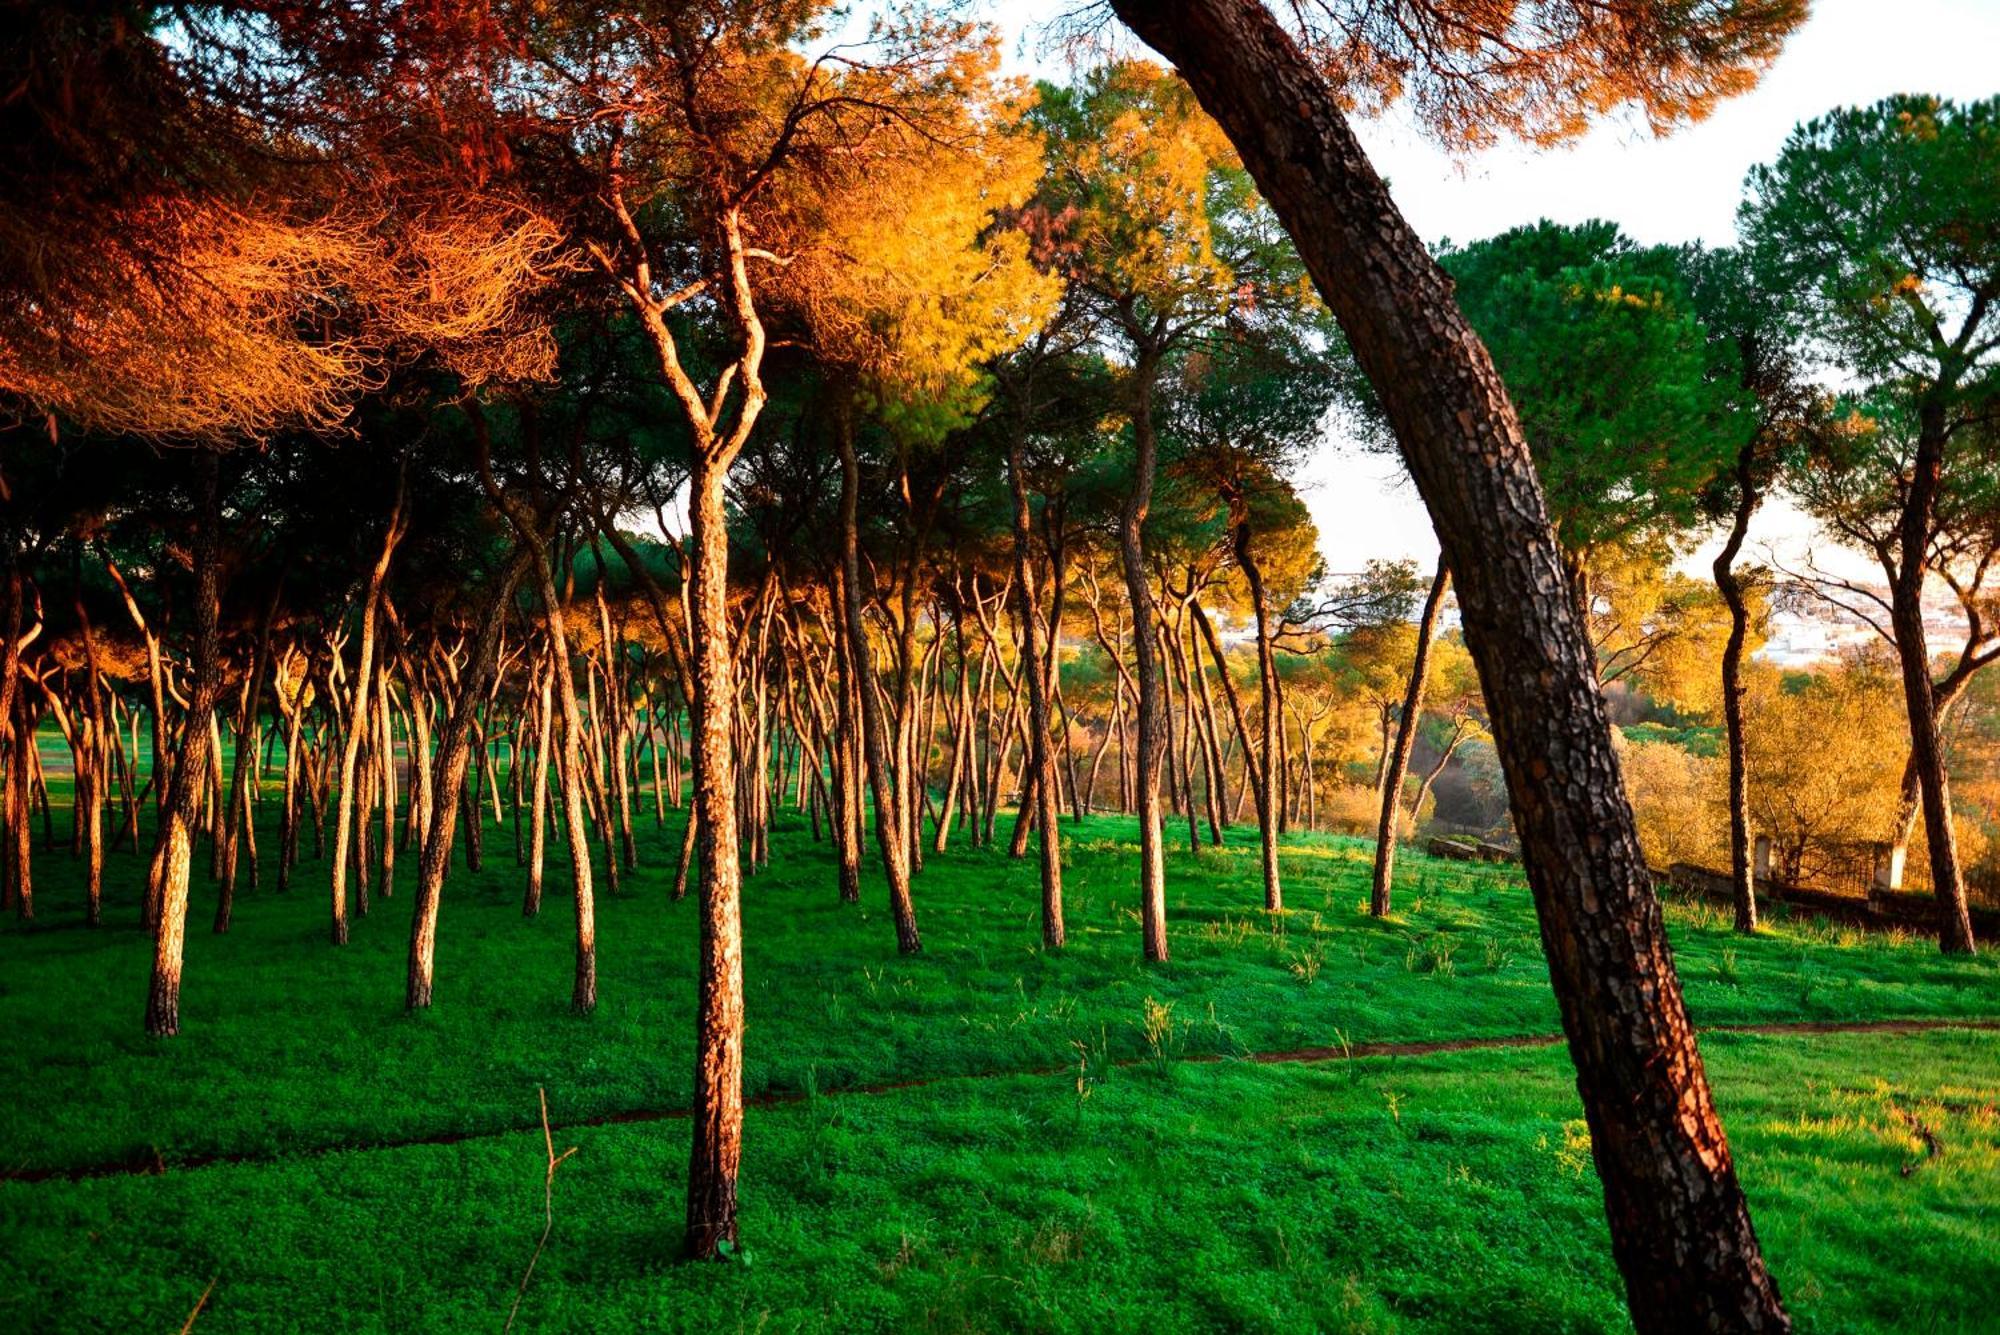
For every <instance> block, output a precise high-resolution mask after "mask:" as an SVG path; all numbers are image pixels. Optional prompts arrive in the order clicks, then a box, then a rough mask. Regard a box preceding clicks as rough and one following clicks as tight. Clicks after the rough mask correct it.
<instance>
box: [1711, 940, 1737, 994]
mask: <svg viewBox="0 0 2000 1335" xmlns="http://www.w3.org/2000/svg"><path fill="white" fill-rule="evenodd" d="M1715 981H1716V982H1718V983H1721V984H1722V985H1723V986H1724V987H1741V986H1743V979H1742V977H1741V976H1740V975H1739V974H1738V973H1737V972H1736V951H1735V949H1734V948H1733V947H1727V946H1725V947H1724V948H1723V951H1722V956H1721V958H1719V959H1717V960H1716V961H1715Z"/></svg>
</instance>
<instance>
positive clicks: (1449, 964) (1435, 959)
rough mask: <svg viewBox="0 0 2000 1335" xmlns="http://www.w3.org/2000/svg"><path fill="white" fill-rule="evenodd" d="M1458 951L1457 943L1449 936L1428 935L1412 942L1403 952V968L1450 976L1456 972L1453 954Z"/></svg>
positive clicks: (1416, 971) (1445, 976)
mask: <svg viewBox="0 0 2000 1335" xmlns="http://www.w3.org/2000/svg"><path fill="white" fill-rule="evenodd" d="M1457 952H1458V943H1457V942H1455V941H1453V940H1452V939H1451V938H1449V937H1444V936H1429V937H1425V938H1424V939H1423V940H1421V941H1415V942H1412V943H1411V945H1410V948H1409V949H1408V950H1407V951H1405V952H1404V953H1403V968H1404V969H1406V970H1408V971H1409V972H1411V973H1434V974H1437V975H1438V976H1439V977H1441V978H1450V977H1452V976H1454V975H1455V974H1456V973H1457V972H1458V966H1457V964H1456V963H1455V961H1454V960H1453V958H1452V957H1453V956H1454V955H1455V954H1457Z"/></svg>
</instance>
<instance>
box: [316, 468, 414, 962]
mask: <svg viewBox="0 0 2000 1335" xmlns="http://www.w3.org/2000/svg"><path fill="white" fill-rule="evenodd" d="M402 538H403V485H402V483H401V482H400V481H399V482H398V483H397V486H396V505H395V508H394V509H393V510H391V511H390V512H389V523H388V526H387V528H386V529H384V531H383V534H382V551H381V554H380V555H378V556H377V557H376V558H375V565H374V567H373V568H372V569H371V570H370V571H369V572H368V589H367V593H366V595H365V596H364V597H363V599H362V603H361V654H360V662H359V663H357V664H356V666H355V669H354V692H353V696H352V700H353V704H352V706H351V707H350V708H349V709H348V711H347V712H348V718H347V737H346V740H345V743H344V744H343V745H342V747H341V750H340V792H339V795H338V797H337V799H336V802H337V805H336V806H335V808H334V816H333V923H332V937H333V944H335V945H336V946H344V945H346V944H347V861H348V847H349V844H350V842H351V841H352V839H353V837H354V798H355V788H356V783H355V764H356V761H357V760H358V759H359V758H360V755H361V742H362V739H363V738H364V737H365V736H366V734H367V731H368V729H367V727H366V726H365V725H364V723H363V720H364V719H366V718H367V717H368V715H369V712H370V711H369V704H370V701H369V696H368V685H369V677H370V673H371V672H372V671H373V670H374V666H375V613H376V609H377V608H378V607H379V606H380V605H381V602H382V581H383V580H384V579H386V578H387V577H388V574H389V561H390V559H391V558H392V557H394V556H395V554H396V544H397V543H399V542H401V541H402ZM328 703H329V704H330V705H334V706H335V707H338V706H337V702H335V701H332V700H329V702H328Z"/></svg>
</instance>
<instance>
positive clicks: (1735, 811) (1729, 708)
mask: <svg viewBox="0 0 2000 1335" xmlns="http://www.w3.org/2000/svg"><path fill="white" fill-rule="evenodd" d="M1757 443H1758V442H1757V441H1756V439H1755V438H1752V439H1751V440H1750V441H1748V442H1746V443H1745V444H1744V446H1743V448H1742V450H1741V451H1740V452H1739V453H1738V454H1737V456H1736V509H1735V511H1734V513H1733V514H1732V515H1731V516H1730V522H1729V535H1728V537H1727V538H1726V539H1724V541H1723V544H1722V550H1721V551H1720V552H1717V553H1716V556H1715V564H1714V567H1713V568H1714V572H1715V588H1716V591H1717V592H1718V593H1720V594H1721V595H1722V601H1723V603H1724V604H1725V605H1727V607H1728V608H1729V638H1728V639H1727V640H1725V641H1724V642H1723V645H1722V734H1723V744H1724V747H1725V749H1726V750H1727V752H1728V757H1729V761H1728V763H1729V798H1728V801H1729V886H1730V894H1731V895H1732V896H1733V897H1734V899H1735V901H1736V930H1737V931H1739V932H1754V931H1756V930H1757V881H1756V876H1755V874H1754V869H1753V868H1752V866H1751V863H1750V762H1749V756H1748V749H1747V747H1746V745H1745V742H1744V738H1743V645H1744V641H1745V640H1747V639H1748V638H1749V634H1750V608H1749V605H1748V604H1747V603H1746V602H1745V601H1744V597H1743V581H1742V580H1741V579H1740V578H1739V577H1738V576H1737V574H1736V557H1737V555H1738V553H1740V552H1741V551H1742V550H1743V539H1744V538H1745V536H1746V535H1748V533H1749V532H1750V520H1751V518H1752V516H1754V515H1755V514H1756V513H1757V502H1758V501H1759V500H1760V499H1761V497H1760V495H1759V493H1758V490H1757V477H1756V449H1757Z"/></svg>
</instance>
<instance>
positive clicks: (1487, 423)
mask: <svg viewBox="0 0 2000 1335" xmlns="http://www.w3.org/2000/svg"><path fill="white" fill-rule="evenodd" d="M1113 5H1114V8H1115V9H1116V10H1117V12H1118V13H1119V15H1120V16H1121V17H1123V18H1124V19H1125V20H1126V22H1127V23H1129V24H1131V25H1132V26H1133V27H1134V28H1135V29H1136V30H1137V31H1138V32H1139V35H1140V36H1141V37H1143V38H1144V39H1145V40H1146V41H1147V42H1148V43H1150V44H1151V45H1152V46H1154V47H1155V48H1156V49H1158V50H1159V51H1160V52H1161V53H1162V54H1163V55H1165V56H1167V57H1168V58H1169V59H1170V60H1172V61H1173V62H1174V63H1175V64H1176V65H1178V66H1179V68H1180V71H1181V74H1182V76H1183V77H1184V78H1186V79H1187V80H1188V82H1189V84H1190V85H1191V86H1192V88H1193V90H1194V93H1195V95H1196V97H1197V98H1198V99H1199V101H1200V102H1201V104H1202V106H1203V107H1205V108H1206V109H1207V110H1208V112H1209V113H1210V114H1211V115H1213V116H1214V117H1216V119H1217V120H1218V121H1219V122H1221V124H1222V127H1223V129H1224V130H1225V131H1226V132H1227V133H1228V134H1229V136H1230V138H1231V139H1232V140H1233V141H1234V142H1235V144H1236V146H1237V148H1238V150H1239V151H1240V152H1241V153H1242V155H1243V159H1244V164H1245V166H1246V167H1247V168H1248V170H1249V172H1250V174H1251V175H1252V177H1253V178H1254V179H1255V180H1256V182H1257V184H1258V186H1259V187H1260V188H1261V189H1262V191H1263V193H1264V196H1265V197H1266V198H1267V199H1268V200H1269V201H1270V202H1271V204H1272V207H1273V208H1274V209H1275V211H1276V212H1277V215H1278V217H1279V219H1280V221H1281V222H1282V223H1284V225H1285V226H1286V228H1287V229H1288V230H1289V231H1290V232H1291V234H1292V237H1293V239H1294V241H1295V242H1296V243H1297V245H1298V247H1299V251H1300V254H1301V256H1302V257H1303V258H1304V260H1305V262H1306V265H1307V268H1308V269H1309V271H1310V272H1311V274H1312V277H1313V279H1314V281H1315V284H1316V285H1317V287H1318V289H1319V291H1320V294H1321V296H1322V297H1323V298H1324V299H1325V300H1326V302H1327V304H1328V306H1329V307H1330V308H1331V309H1332V311H1333V313H1334V315H1335V317H1336V318H1337V319H1338V320H1339V322H1340V324H1341V326H1342V329H1343V331H1344V332H1345V333H1346V335H1347V338H1348V341H1349V343H1350V345H1351V346H1352V348H1353V350H1354V354H1355V356H1356V358H1357V360H1358V361H1359V363H1360V365H1361V369H1362V370H1363V372H1364V373H1365V374H1367V376H1368V378H1369V380H1370V381H1371V382H1372V383H1373V385H1374V386H1375V389H1376V391H1377V393H1378V394H1379V395H1380V396H1381V400H1382V405H1383V408H1384V410H1385V413H1386V415H1387V417H1388V420H1389V423H1390V426H1391V428H1392V429H1393V430H1394V432H1395V435H1396V439H1397V440H1398V442H1399V444H1400V446H1401V448H1402V451H1403V455H1404V458H1405V460H1406V462H1407V463H1408V465H1409V468H1410V472H1411V474H1412V476H1413V477H1414V478H1415V480H1416V483H1417V487H1418V490H1419V492H1420V493H1421V494H1422V495H1423V498H1424V501H1425V503H1426V505H1427V506H1428V507H1429V509H1430V512H1431V515H1432V518H1433V521H1434V523H1435V525H1436V528H1437V531H1438V535H1439V537H1440V539H1441V541H1442V544H1443V547H1444V556H1445V560H1446V562H1447V563H1448V564H1449V565H1450V567H1451V569H1452V572H1453V573H1454V575H1455V576H1456V579H1457V584H1458V596H1459V605H1460V608H1461V611H1462V613H1463V616H1464V623H1465V631H1466V640H1467V644H1468V647H1469V648H1470V649H1471V651H1472V655H1473V659H1474V662H1475V664H1476V665H1477V667H1478V669H1479V674H1480V679H1481V681H1482V683H1483V684H1484V685H1485V687H1486V699H1487V701H1488V703H1489V706H1490V708H1491V711H1492V724H1493V732H1494V737H1495V741H1496V743H1497V749H1498V751H1499V754H1500V759H1501V763H1502V767H1503V769H1504V771H1505V774H1506V778H1507V787H1508V796H1509V800H1510V802H1511V805H1512V808H1513V814H1514V822H1515V826H1516V828H1517V829H1518V830H1519V832H1520V835H1521V843H1522V850H1523V857H1524V862H1525V866H1526V870H1527V874H1528V880H1529V883H1530V885H1531V887H1532V889H1533V892H1534V898H1535V908H1536V913H1537V917H1538V919H1539V921H1540V924H1541V930H1542V941H1543V945H1544V948H1545V949H1546V951H1547V953H1548V957H1549V972H1550V978H1551V981H1552V983H1553V985H1554V988H1555V992H1556V998H1557V1001H1558V1004H1559V1007H1560V1010H1561V1013H1562V1020H1563V1030H1564V1033H1565V1035H1566V1036H1567V1038H1568V1041H1569V1049H1570V1053H1571V1056H1572V1058H1573V1059H1574V1061H1575V1063H1576V1068H1577V1087H1578V1090H1579V1092H1580V1093H1581V1095H1582V1099H1583V1105H1584V1112H1585V1117H1586V1119H1587V1122H1588V1124H1589V1127H1590V1132H1591V1148H1592V1154H1593V1157H1594V1158H1595V1160H1596V1163H1597V1168H1598V1175H1599V1177H1600V1179H1601V1180H1602V1183H1603V1186H1604V1194H1605V1206H1606V1214H1607V1217H1608V1220H1609V1224H1610V1231H1611V1239H1612V1249H1613V1252H1614V1255H1615V1256H1616V1258H1617V1261H1618V1264H1619V1268H1620V1270H1621V1271H1622V1273H1623V1275H1624V1278H1625V1284H1626V1292H1627V1297H1628V1299H1629V1302H1630V1307H1631V1312H1632V1317H1633V1321H1634V1324H1635V1325H1636V1326H1637V1327H1638V1329H1639V1330H1640V1331H1641V1332H1646V1333H1648V1335H1650V1333H1651V1332H1666V1331H1689V1330H1783V1329H1786V1328H1787V1327H1788V1325H1789V1322H1788V1319H1787V1318H1786V1315H1785V1312H1784V1309H1783V1307H1782V1306H1781V1305H1780V1303H1779V1299H1778V1293H1777V1288H1776V1285H1775V1284H1774V1282H1773V1281H1772V1279H1771V1277H1770V1275H1769V1274H1768V1273H1767V1272H1766V1270H1765V1268H1764V1263H1763V1258H1762V1255H1761V1253H1760V1251H1759V1249H1758V1245H1757V1239H1756V1235H1755V1232H1754V1230H1753V1229H1752V1227H1751V1224H1750V1216H1749V1211H1748V1208H1747V1206H1746V1204H1745V1202H1744V1198H1743V1192H1742V1189H1741V1187H1740V1186H1739V1184H1738V1182H1737V1180H1736V1174H1735V1169H1734V1166H1733V1165H1732V1163H1731V1160H1730V1154H1729V1147H1728V1143H1727V1140H1726V1138H1725V1137H1724V1135H1723V1131H1722V1125H1721V1122H1720V1120H1719V1119H1718V1118H1717V1116H1716V1113H1715V1109H1714V1106H1713V1103H1712V1101H1711V1099H1710V1096H1709V1091H1708V1084H1707V1080H1706V1078H1705V1077H1704V1075H1703V1072H1702V1067H1701V1058H1700V1055H1699V1053H1698V1051H1697V1049H1696V1046H1695V1040H1694V1032H1693V1029H1692V1027H1691V1026H1690V1025H1689V1022H1688V1016H1687V1010H1686V1007H1685V1005H1684V1004H1683V1001H1682V997H1681V991H1680V984H1679V980H1678V978H1677V977H1676V976H1675V973H1674V968H1673V961H1672V957H1671V954H1670V952H1669V950H1668V947H1667V940H1666V933H1665V930H1664V927H1663V925H1662V922H1661V915H1660V906H1659V901H1658V899H1657V897H1656V896H1655V894H1654V891H1653V887H1652V882H1651V879H1650V877H1649V875H1648V873H1647V870H1646V866H1645V862H1644V860H1643V858H1642V857H1641V856H1640V852H1639V841H1638V837H1637V832H1636V829H1635V827H1634V823H1633V819H1632V813H1631V808H1630V806H1629V804H1628V803H1627V802H1626V800H1625V796H1624V789H1623V784H1622V781H1621V778H1620V774H1619V769H1618V762H1617V755H1616V753H1615V751H1614V750H1613V749H1612V743H1611V731H1610V725H1609V722H1608V719H1607V717H1606V714H1605V710H1604V704H1603V700H1602V697H1601V696H1600V694H1599V692H1598V689H1597V684H1596V679H1595V672H1594V669H1593V665H1592V662H1591V654H1590V647H1589V642H1588V639H1587V636H1586V633H1585V628H1584V626H1583V625H1582V624H1581V623H1580V622H1579V620H1578V618H1577V614H1576V609H1575V607H1574V606H1573V605H1572V603H1571V602H1570V599H1569V596H1568V592H1567V590H1566V588H1565V585H1564V580H1563V569H1562V562H1561V560H1560V555H1559V552H1558V549H1557V545H1556V540H1555V535H1554V533H1553V531H1552V529H1551V526H1550V523H1549V518H1548V512H1547V507H1546V504H1545V502H1544V500H1543V497H1542V493H1541V487H1540V485H1539V483H1538V481H1537V479H1536V477H1535V473H1534V468H1533V466H1532V464H1531V462H1530V458H1529V453H1528V448H1527V444H1526V441H1525V440H1524V438H1523V436H1522V434H1521V429H1520V424H1519V422H1518V420H1517V418H1516V417H1515V414H1514V410H1513V407H1512V405H1511V404H1510V403H1509V402H1508V400H1507V396H1506V392H1505V390H1504V389H1503V388H1502V386H1501V383H1500V379H1499V376H1498V375H1497V374H1496V373H1495V371H1494V369H1493V365H1492V361H1491V359H1490V358H1489V357H1488V356H1487V354H1486V351H1485V348H1484V347H1483V345H1481V343H1480V342H1479V339H1478V337H1477V335H1475V334H1474V333H1473V332H1472V330H1471V328H1470V327H1469V326H1468V325H1467V324H1466V322H1465V320H1464V318H1463V317H1462V316H1461V315H1460V313H1459V312H1458V309H1457V306H1456V304H1455V303H1454V302H1453V300H1452V296H1451V288H1450V284H1449V282H1448V281H1447V280H1446V278H1445V276H1444V274H1443V273H1442V271H1440V270H1439V268H1438V266H1437V264H1436V262H1435V261H1434V260H1433V259H1432V258H1431V256H1430V254H1429V253H1428V251H1427V250H1426V249H1425V247H1424V245H1423V242H1422V241H1421V240H1420V239H1419V238H1418V237H1417V235H1416V234H1415V233H1414V232H1413V231H1411V229H1410V228H1409V226H1408V224H1407V223H1405V222H1404V221H1403V219H1402V216H1401V214H1400V213H1399V212H1398V211H1397V209H1396V206H1395V203H1394V201H1393V200H1392V199H1391V198H1390V196H1389V193H1388V190H1387V188H1386V187H1385V186H1384V184H1383V182H1382V180H1381V178H1380V177H1379V176H1378V175H1377V174H1376V173H1375V171H1374V169H1373V168H1372V167H1371V166H1370V165H1369V163H1368V161H1367V158H1366V156H1365V154H1364V153H1363V152H1362V150H1361V147H1360V144H1359V143H1358V142H1357V141H1356V140H1355V138H1354V135H1353V131H1352V129H1351V127H1350V126H1349V125H1348V122H1347V118H1346V115H1345V113H1344V112H1343V111H1342V110H1341V107H1340V103H1339V99H1338V96H1337V95H1336V93H1335V92H1334V90H1333V89H1332V88H1331V87H1330V86H1329V84H1328V83H1327V82H1326V81H1325V79H1323V78H1322V77H1321V76H1320V75H1319V74H1318V73H1317V71H1315V70H1314V69H1313V67H1312V65H1311V64H1310V62H1309V61H1308V60H1307V58H1306V57H1305V55H1304V53H1303V52H1301V51H1300V50H1299V48H1298V46H1297V44H1296V43H1295V42H1294V41H1293V40H1292V38H1291V37H1290V35H1289V34H1288V33H1287V32H1286V31H1285V30H1284V28H1283V27H1282V26H1281V25H1280V24H1279V23H1278V22H1277V21H1276V20H1275V19H1273V18H1272V17H1271V15H1270V14H1269V13H1268V12H1267V11H1266V10H1265V9H1264V7H1263V6H1262V5H1261V4H1260V3H1257V0H1160V2H1157V3H1148V2H1147V0H1113Z"/></svg>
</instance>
